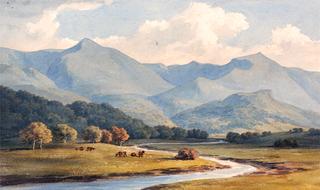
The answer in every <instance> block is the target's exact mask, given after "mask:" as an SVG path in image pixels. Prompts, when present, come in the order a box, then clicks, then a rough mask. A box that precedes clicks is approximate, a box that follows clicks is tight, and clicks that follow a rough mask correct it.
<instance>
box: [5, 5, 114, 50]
mask: <svg viewBox="0 0 320 190" xmlns="http://www.w3.org/2000/svg"><path fill="white" fill-rule="evenodd" d="M111 3H112V1H111V0H103V1H97V2H75V1H74V2H70V3H64V4H61V5H59V6H58V7H56V8H49V9H46V10H44V11H43V13H42V15H40V17H38V18H37V19H34V20H33V21H29V22H27V23H26V24H25V25H24V26H22V27H19V30H20V31H19V35H15V36H13V35H8V34H7V36H8V37H9V38H8V39H4V40H2V41H4V42H2V43H3V44H4V45H5V46H7V47H13V48H15V49H19V50H26V51H30V50H38V49H45V48H65V47H68V46H71V45H74V44H75V43H77V42H76V41H74V40H72V39H69V38H59V37H58V36H57V35H56V34H57V31H58V29H59V25H60V24H59V22H58V21H57V20H56V17H57V16H58V15H59V14H60V13H61V12H63V11H68V10H78V11H84V10H90V9H95V8H97V7H99V6H101V5H105V4H111Z"/></svg>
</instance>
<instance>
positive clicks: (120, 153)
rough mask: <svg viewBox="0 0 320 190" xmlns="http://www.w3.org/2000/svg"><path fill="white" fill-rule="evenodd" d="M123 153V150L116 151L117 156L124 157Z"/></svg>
mask: <svg viewBox="0 0 320 190" xmlns="http://www.w3.org/2000/svg"><path fill="white" fill-rule="evenodd" d="M122 154H123V153H122V152H121V151H119V152H117V153H116V155H115V157H122Z"/></svg>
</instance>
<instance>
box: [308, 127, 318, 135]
mask: <svg viewBox="0 0 320 190" xmlns="http://www.w3.org/2000/svg"><path fill="white" fill-rule="evenodd" d="M308 135H309V136H319V135H320V129H315V128H310V129H309V131H308Z"/></svg>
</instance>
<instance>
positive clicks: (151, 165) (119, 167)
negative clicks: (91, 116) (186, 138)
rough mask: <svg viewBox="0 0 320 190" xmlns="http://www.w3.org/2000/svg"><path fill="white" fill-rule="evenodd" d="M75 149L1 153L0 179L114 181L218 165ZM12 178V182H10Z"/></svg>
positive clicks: (100, 148)
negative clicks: (115, 179)
mask: <svg viewBox="0 0 320 190" xmlns="http://www.w3.org/2000/svg"><path fill="white" fill-rule="evenodd" d="M75 146H80V145H67V146H58V147H54V148H53V147H51V148H47V149H44V150H35V151H32V150H16V151H0V165H1V172H0V177H1V179H2V181H3V180H5V179H7V178H8V176H11V178H14V179H19V178H21V179H26V178H30V179H32V178H35V177H45V176H50V177H52V176H56V177H70V176H71V177H72V176H81V177H86V176H88V177H90V176H95V177H99V178H100V177H101V178H103V177H115V176H129V175H139V174H144V173H145V174H157V173H158V174H161V172H170V171H171V172H174V171H177V172H179V171H181V170H189V169H190V170H192V168H193V169H195V168H197V167H203V166H210V167H216V166H218V164H216V163H214V162H211V161H206V160H203V159H197V160H193V161H178V160H175V159H173V156H172V155H170V154H160V153H154V152H152V153H151V152H147V153H146V155H145V156H144V157H143V158H137V157H130V156H129V157H126V158H116V157H114V155H115V153H116V152H117V151H119V150H124V149H126V150H127V151H128V152H133V151H137V150H135V149H134V148H129V147H126V148H124V147H123V148H120V147H118V146H114V145H109V144H94V145H92V144H81V146H94V147H95V148H96V150H95V151H92V152H86V151H76V150H74V147H75ZM11 178H10V179H11Z"/></svg>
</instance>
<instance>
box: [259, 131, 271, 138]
mask: <svg viewBox="0 0 320 190" xmlns="http://www.w3.org/2000/svg"><path fill="white" fill-rule="evenodd" d="M270 135H272V133H271V131H263V132H262V133H261V136H263V137H266V136H270Z"/></svg>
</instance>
